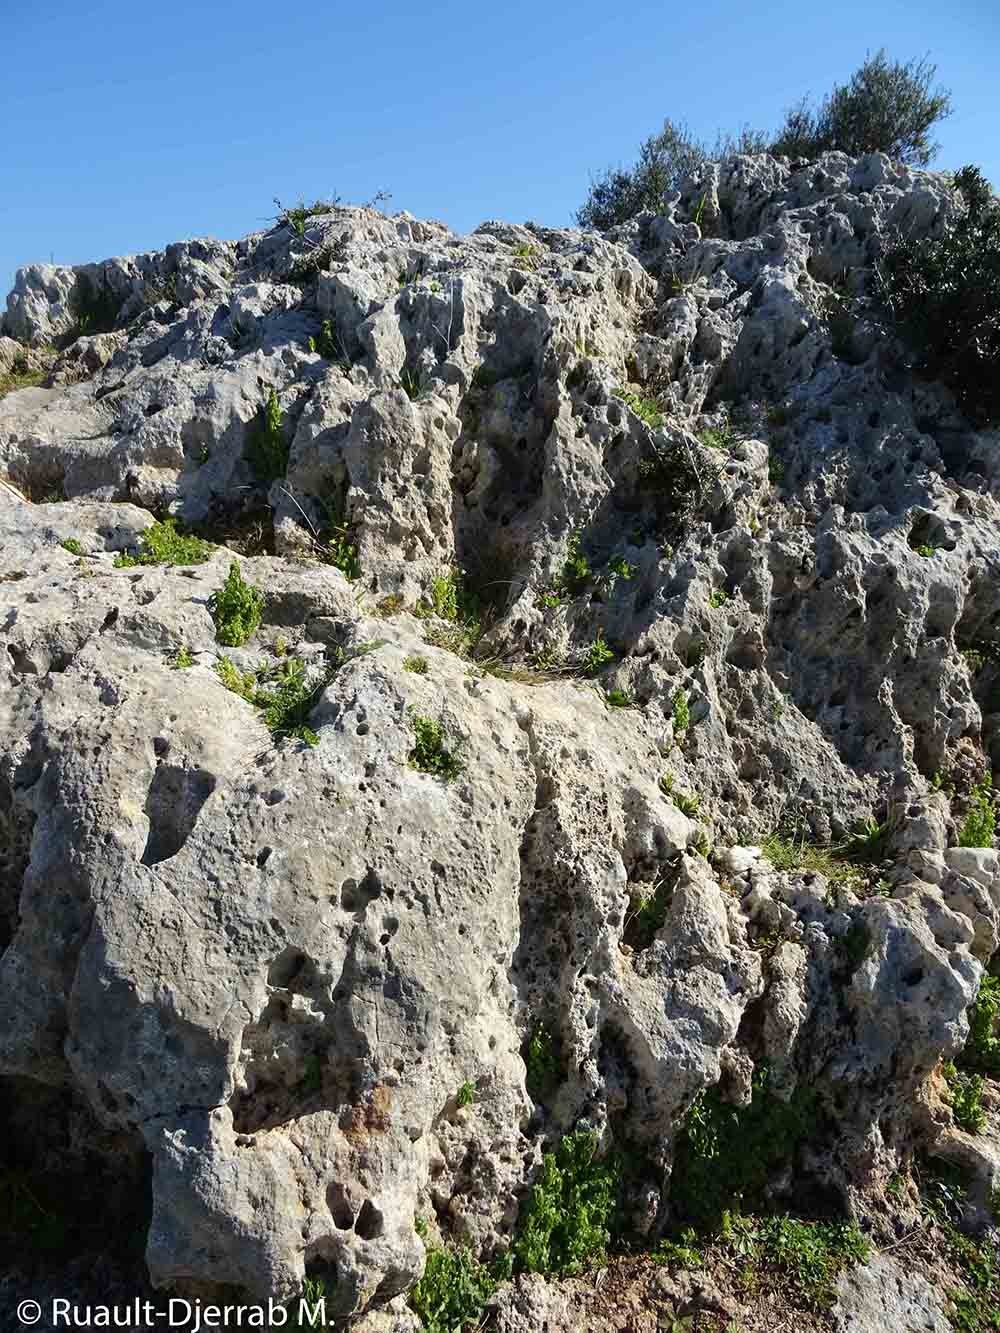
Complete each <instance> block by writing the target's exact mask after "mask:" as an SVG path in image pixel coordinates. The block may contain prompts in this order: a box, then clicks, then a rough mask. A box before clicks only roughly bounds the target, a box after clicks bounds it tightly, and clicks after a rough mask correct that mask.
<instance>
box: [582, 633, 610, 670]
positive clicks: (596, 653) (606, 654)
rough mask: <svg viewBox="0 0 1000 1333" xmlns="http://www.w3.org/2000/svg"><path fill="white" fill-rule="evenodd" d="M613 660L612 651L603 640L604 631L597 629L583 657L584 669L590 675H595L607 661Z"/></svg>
mask: <svg viewBox="0 0 1000 1333" xmlns="http://www.w3.org/2000/svg"><path fill="white" fill-rule="evenodd" d="M614 660H615V655H614V652H613V651H612V650H611V648H610V647H609V646H608V644H607V643H605V641H604V631H603V630H601V629H599V630H598V631H597V634H596V635H595V636H594V640H593V642H592V643H591V644H590V646H589V647H588V649H587V651H586V653H585V654H584V658H583V666H584V670H585V671H586V672H587V673H588V674H589V675H591V676H595V675H597V673H598V672H599V671H601V670H602V669H603V668H604V667H606V666H607V664H608V663H609V662H613V661H614Z"/></svg>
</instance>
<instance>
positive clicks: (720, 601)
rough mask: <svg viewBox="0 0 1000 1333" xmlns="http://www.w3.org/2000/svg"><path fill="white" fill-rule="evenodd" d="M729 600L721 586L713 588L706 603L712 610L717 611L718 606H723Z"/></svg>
mask: <svg viewBox="0 0 1000 1333" xmlns="http://www.w3.org/2000/svg"><path fill="white" fill-rule="evenodd" d="M728 601H729V596H728V594H727V593H726V592H725V590H724V589H723V588H713V589H712V591H711V592H710V593H709V595H708V604H709V606H710V607H711V608H712V610H713V611H717V610H718V609H719V607H720V606H725V604H726V603H727V602H728Z"/></svg>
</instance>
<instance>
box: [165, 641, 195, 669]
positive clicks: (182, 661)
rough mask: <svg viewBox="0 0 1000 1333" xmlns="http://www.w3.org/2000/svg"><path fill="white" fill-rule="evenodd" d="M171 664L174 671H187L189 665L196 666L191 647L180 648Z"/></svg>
mask: <svg viewBox="0 0 1000 1333" xmlns="http://www.w3.org/2000/svg"><path fill="white" fill-rule="evenodd" d="M170 665H171V667H172V668H173V669H174V671H186V670H187V669H188V667H193V666H194V654H193V653H192V652H191V649H190V648H187V647H183V648H178V649H177V652H176V653H175V654H174V660H173V661H172V662H171V663H170Z"/></svg>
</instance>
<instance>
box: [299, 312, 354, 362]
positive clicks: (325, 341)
mask: <svg viewBox="0 0 1000 1333" xmlns="http://www.w3.org/2000/svg"><path fill="white" fill-rule="evenodd" d="M308 346H309V350H310V352H316V353H317V354H318V355H319V356H321V357H323V359H324V360H325V361H332V362H333V363H334V365H335V366H337V367H338V369H340V370H342V371H343V372H344V374H345V375H348V376H350V372H351V358H350V355H349V353H348V351H347V348H346V347H345V346H344V340H343V339H342V338H341V336H340V334H339V332H338V331H337V326H336V324H334V322H333V320H332V319H324V321H323V324H322V326H321V328H320V331H319V334H318V335H317V336H315V337H311V338H310V339H309V343H308Z"/></svg>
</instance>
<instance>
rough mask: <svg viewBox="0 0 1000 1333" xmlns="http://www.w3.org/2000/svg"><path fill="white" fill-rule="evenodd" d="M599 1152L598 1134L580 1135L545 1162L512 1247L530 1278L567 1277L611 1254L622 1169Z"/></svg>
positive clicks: (569, 1138) (570, 1137) (567, 1139)
mask: <svg viewBox="0 0 1000 1333" xmlns="http://www.w3.org/2000/svg"><path fill="white" fill-rule="evenodd" d="M597 1148H598V1140H597V1136H596V1134H590V1133H587V1132H585V1131H582V1130H578V1131H576V1132H575V1133H572V1134H567V1135H566V1136H565V1138H563V1139H562V1140H561V1141H560V1143H559V1146H558V1147H557V1148H556V1150H555V1152H547V1153H545V1154H544V1156H543V1157H542V1169H541V1173H540V1174H539V1177H538V1179H537V1180H536V1181H535V1183H534V1185H533V1186H532V1189H531V1194H530V1195H529V1197H528V1200H527V1203H526V1204H525V1207H524V1209H523V1211H522V1214H521V1217H520V1218H519V1221H518V1234H517V1238H516V1240H515V1241H514V1246H513V1249H514V1257H515V1260H516V1261H517V1263H518V1264H519V1266H520V1267H521V1268H522V1269H524V1270H525V1271H526V1272H528V1273H553V1274H558V1275H559V1276H567V1275H569V1274H572V1273H579V1272H580V1271H581V1270H582V1269H583V1267H584V1266H585V1265H586V1264H587V1263H589V1262H592V1261H594V1260H596V1259H599V1258H601V1257H602V1256H603V1255H604V1253H605V1252H606V1250H607V1246H608V1244H609V1242H610V1240H611V1220H612V1216H613V1214H614V1211H615V1207H616V1203H617V1196H618V1189H619V1175H620V1166H619V1164H618V1163H617V1162H616V1161H613V1160H604V1161H602V1160H600V1159H599V1158H598V1156H597Z"/></svg>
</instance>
